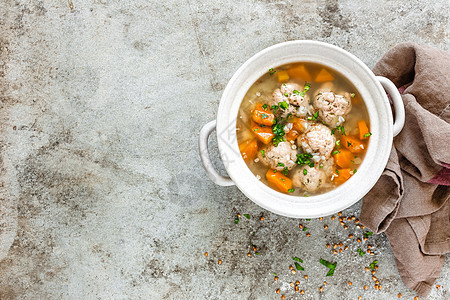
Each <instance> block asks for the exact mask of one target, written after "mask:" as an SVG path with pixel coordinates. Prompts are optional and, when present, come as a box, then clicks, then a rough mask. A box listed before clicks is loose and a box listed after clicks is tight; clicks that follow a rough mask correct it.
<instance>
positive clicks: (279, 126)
mask: <svg viewBox="0 0 450 300" xmlns="http://www.w3.org/2000/svg"><path fill="white" fill-rule="evenodd" d="M272 132H273V134H274V135H275V136H274V137H273V140H272V141H273V145H274V146H275V147H277V146H278V144H279V143H281V142H284V141H285V138H284V135H285V134H286V133H285V132H284V120H283V119H282V118H276V119H275V124H274V125H272ZM283 166H284V165H283Z"/></svg>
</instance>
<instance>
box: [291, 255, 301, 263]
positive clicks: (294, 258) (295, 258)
mask: <svg viewBox="0 0 450 300" xmlns="http://www.w3.org/2000/svg"><path fill="white" fill-rule="evenodd" d="M292 259H293V260H295V261H298V262H301V263H302V262H303V260H301V259H300V258H298V257H297V256H294V257H293V258H292Z"/></svg>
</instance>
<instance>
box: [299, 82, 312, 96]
mask: <svg viewBox="0 0 450 300" xmlns="http://www.w3.org/2000/svg"><path fill="white" fill-rule="evenodd" d="M310 87H311V83H309V82H306V83H305V86H304V87H303V91H302V92H301V93H300V96H302V97H305V95H306V92H307V91H308V90H309V88H310Z"/></svg>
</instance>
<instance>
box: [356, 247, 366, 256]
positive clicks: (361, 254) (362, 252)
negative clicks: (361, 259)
mask: <svg viewBox="0 0 450 300" xmlns="http://www.w3.org/2000/svg"><path fill="white" fill-rule="evenodd" d="M356 252H358V254H359V255H360V256H363V255H364V251H363V250H361V248H359V249H358V251H356Z"/></svg>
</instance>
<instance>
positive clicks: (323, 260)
mask: <svg viewBox="0 0 450 300" xmlns="http://www.w3.org/2000/svg"><path fill="white" fill-rule="evenodd" d="M320 263H321V264H322V265H324V266H325V267H327V268H328V269H330V270H329V271H328V273H327V275H326V276H333V274H334V270H336V265H337V262H335V263H334V264H332V263H330V262H329V261H326V260H325V259H323V258H321V259H320Z"/></svg>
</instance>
